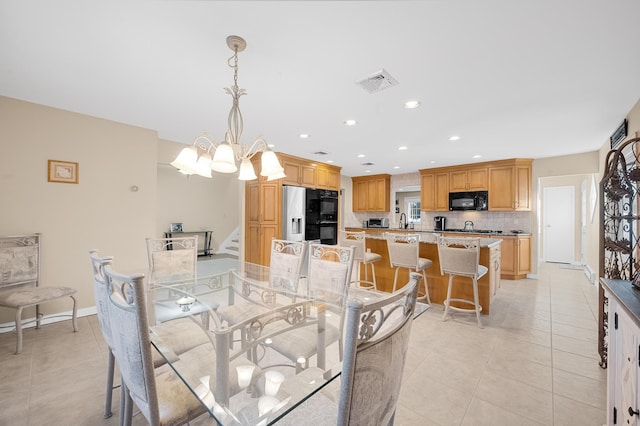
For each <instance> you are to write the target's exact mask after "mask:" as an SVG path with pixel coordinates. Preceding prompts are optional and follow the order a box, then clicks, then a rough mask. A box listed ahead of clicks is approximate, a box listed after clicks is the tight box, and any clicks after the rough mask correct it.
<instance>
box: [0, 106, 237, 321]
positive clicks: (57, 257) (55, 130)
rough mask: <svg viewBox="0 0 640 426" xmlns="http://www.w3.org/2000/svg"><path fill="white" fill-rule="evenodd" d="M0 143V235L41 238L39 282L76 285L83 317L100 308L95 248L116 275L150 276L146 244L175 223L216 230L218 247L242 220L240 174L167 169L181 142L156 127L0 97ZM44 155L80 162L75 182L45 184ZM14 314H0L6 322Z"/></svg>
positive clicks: (54, 305) (51, 310) (61, 306)
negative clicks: (108, 260) (199, 173)
mask: <svg viewBox="0 0 640 426" xmlns="http://www.w3.org/2000/svg"><path fill="white" fill-rule="evenodd" d="M0 147H1V151H0V152H1V155H0V199H1V200H2V209H0V212H1V213H0V219H1V220H0V235H16V234H25V233H33V232H40V233H42V262H41V264H42V285H44V286H54V285H65V286H70V287H74V288H77V289H78V302H79V309H81V310H82V309H85V312H90V311H91V309H92V308H93V306H94V305H95V302H94V298H93V288H92V287H93V284H92V279H91V265H90V262H89V256H88V250H89V249H92V248H97V249H99V250H100V253H101V254H103V255H112V256H114V257H115V261H114V267H115V269H116V270H120V271H123V272H143V273H146V269H147V255H146V247H145V238H147V237H160V236H162V234H163V232H164V231H165V230H167V229H168V224H169V223H171V222H183V223H184V226H185V229H196V230H200V229H202V228H206V229H210V230H213V231H214V241H213V248H214V249H215V248H216V247H217V245H218V244H219V243H221V242H222V240H223V239H224V238H226V237H227V235H228V234H229V233H231V232H232V231H233V230H234V229H235V228H236V227H237V226H238V225H239V223H241V222H240V220H241V218H240V214H239V211H240V202H241V200H242V193H243V192H242V188H243V186H242V185H240V184H239V182H238V180H237V179H236V177H235V176H234V175H232V176H228V175H219V174H217V175H216V176H215V177H214V178H213V179H206V178H201V177H199V176H193V177H190V178H186V177H185V176H183V175H181V174H179V173H178V172H177V171H176V170H175V169H173V168H172V167H171V166H169V165H168V163H169V162H170V161H172V160H173V158H174V157H175V155H176V154H177V153H178V152H179V150H180V149H181V148H183V147H184V145H182V144H178V143H174V142H169V141H159V140H158V137H157V134H156V132H155V131H152V130H148V129H143V128H139V127H134V126H129V125H126V124H122V123H116V122H112V121H108V120H103V119H99V118H95V117H90V116H86V115H82V114H77V113H73V112H69V111H63V110H60V109H55V108H49V107H46V106H42V105H37V104H32V103H28V102H24V101H20V100H16V99H11V98H6V97H0ZM48 159H54V160H66V161H74V162H78V163H79V164H80V173H79V177H80V182H79V184H77V185H73V184H62V183H50V182H47V160H48ZM132 186H137V187H138V191H135V192H134V191H132V190H131V187H132ZM42 308H43V312H44V314H45V315H51V314H55V313H59V312H65V311H69V310H70V308H71V306H70V303H69V302H68V301H66V300H65V301H55V302H51V303H47V304H44V305H43V306H42ZM14 312H15V311H13V310H10V309H2V308H0V323H7V322H11V321H12V320H13V315H14ZM81 313H82V311H81ZM33 316H34V311H33V310H28V311H26V312H25V313H24V314H23V318H32V317H33Z"/></svg>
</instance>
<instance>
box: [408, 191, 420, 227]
mask: <svg viewBox="0 0 640 426" xmlns="http://www.w3.org/2000/svg"><path fill="white" fill-rule="evenodd" d="M404 209H405V211H406V212H407V223H420V197H406V198H405V199H404Z"/></svg>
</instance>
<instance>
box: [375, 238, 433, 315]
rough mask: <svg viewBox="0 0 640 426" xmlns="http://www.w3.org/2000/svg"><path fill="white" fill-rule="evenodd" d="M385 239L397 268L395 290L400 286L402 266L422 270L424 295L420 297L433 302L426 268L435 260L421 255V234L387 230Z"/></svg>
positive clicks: (394, 266)
mask: <svg viewBox="0 0 640 426" xmlns="http://www.w3.org/2000/svg"><path fill="white" fill-rule="evenodd" d="M385 239H386V240H387V249H388V250H389V263H391V267H392V268H396V272H395V274H394V276H393V291H396V289H397V286H398V271H399V270H400V268H407V269H408V270H409V271H411V270H414V271H416V272H422V278H423V279H424V296H422V297H420V299H422V300H426V301H427V303H431V298H429V286H428V285H427V274H426V272H425V270H426V269H428V268H430V267H431V265H432V264H433V262H432V261H431V259H424V258H422V257H420V236H419V235H418V234H404V233H392V232H386V233H385Z"/></svg>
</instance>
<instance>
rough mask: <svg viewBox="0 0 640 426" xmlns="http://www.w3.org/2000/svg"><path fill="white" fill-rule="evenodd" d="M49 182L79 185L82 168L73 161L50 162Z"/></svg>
mask: <svg viewBox="0 0 640 426" xmlns="http://www.w3.org/2000/svg"><path fill="white" fill-rule="evenodd" d="M48 170H49V173H48V181H49V182H57V183H75V184H77V183H78V177H79V172H80V166H79V164H78V163H75V162H72V161H60V160H49V162H48Z"/></svg>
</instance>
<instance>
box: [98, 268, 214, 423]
mask: <svg viewBox="0 0 640 426" xmlns="http://www.w3.org/2000/svg"><path fill="white" fill-rule="evenodd" d="M104 277H105V279H106V284H107V286H108V291H109V301H110V302H109V303H108V305H107V306H108V308H107V309H108V316H109V321H110V325H111V332H112V341H113V349H114V355H115V358H116V360H117V362H118V367H119V368H120V372H121V375H122V376H121V377H122V382H123V385H124V386H125V387H124V392H125V407H126V408H125V410H124V411H125V415H124V423H125V424H131V418H132V413H133V403H134V402H135V404H136V406H137V407H138V408H139V409H140V412H141V413H142V415H143V416H144V417H145V418H146V419H147V421H148V422H149V424H150V425H151V426H158V425H180V424H184V423H187V422H188V421H189V420H193V419H195V418H197V417H199V416H200V415H202V414H203V413H205V412H206V408H205V406H204V405H202V404H201V402H200V400H198V398H196V397H195V396H194V395H193V394H192V393H191V391H190V390H189V389H188V388H187V387H186V386H185V384H184V383H183V382H182V381H181V380H180V379H179V378H178V377H177V376H176V374H175V373H174V372H173V370H172V369H171V368H170V367H169V366H168V365H164V366H162V367H159V368H157V369H154V363H153V356H152V351H153V350H154V349H153V348H152V346H151V336H150V333H149V322H148V319H147V308H146V301H145V288H144V283H143V279H144V275H142V274H133V275H123V274H119V273H117V272H115V271H113V270H112V269H111V267H110V266H109V265H106V266H105V267H104Z"/></svg>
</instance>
